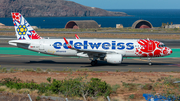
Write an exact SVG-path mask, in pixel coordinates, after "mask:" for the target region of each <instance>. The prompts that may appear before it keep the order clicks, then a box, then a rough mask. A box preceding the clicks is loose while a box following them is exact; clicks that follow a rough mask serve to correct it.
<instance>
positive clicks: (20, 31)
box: [11, 12, 42, 40]
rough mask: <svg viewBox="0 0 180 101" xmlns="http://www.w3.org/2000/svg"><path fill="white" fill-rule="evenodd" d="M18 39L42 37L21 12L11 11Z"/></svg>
mask: <svg viewBox="0 0 180 101" xmlns="http://www.w3.org/2000/svg"><path fill="white" fill-rule="evenodd" d="M11 15H12V19H13V23H14V27H15V31H16V36H17V39H18V40H31V39H42V37H40V36H39V35H38V34H37V33H36V32H35V30H34V29H33V28H32V27H31V26H30V25H29V23H28V22H27V21H26V19H25V18H24V17H23V16H22V15H21V14H20V13H15V12H14V13H11Z"/></svg>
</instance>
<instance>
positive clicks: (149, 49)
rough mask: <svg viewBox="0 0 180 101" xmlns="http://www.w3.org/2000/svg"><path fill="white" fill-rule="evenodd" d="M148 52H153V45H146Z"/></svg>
mask: <svg viewBox="0 0 180 101" xmlns="http://www.w3.org/2000/svg"><path fill="white" fill-rule="evenodd" d="M148 51H153V43H152V42H149V43H148Z"/></svg>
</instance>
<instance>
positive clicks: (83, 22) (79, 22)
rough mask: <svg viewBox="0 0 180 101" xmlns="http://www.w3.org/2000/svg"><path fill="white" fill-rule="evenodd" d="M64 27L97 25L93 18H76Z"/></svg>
mask: <svg viewBox="0 0 180 101" xmlns="http://www.w3.org/2000/svg"><path fill="white" fill-rule="evenodd" d="M65 28H66V29H68V28H72V29H80V28H99V25H98V23H97V22H96V21H94V20H76V21H69V22H68V23H67V24H66V26H65Z"/></svg>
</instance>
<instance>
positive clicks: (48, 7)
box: [0, 0, 127, 17]
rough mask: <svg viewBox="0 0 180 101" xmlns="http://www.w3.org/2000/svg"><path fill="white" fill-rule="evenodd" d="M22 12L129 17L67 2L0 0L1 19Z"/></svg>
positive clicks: (45, 14) (38, 15)
mask: <svg viewBox="0 0 180 101" xmlns="http://www.w3.org/2000/svg"><path fill="white" fill-rule="evenodd" d="M11 12H20V13H22V14H23V15H24V16H25V17H75V16H127V14H126V13H123V12H110V11H106V10H103V9H99V8H94V7H87V6H83V5H80V4H77V3H75V2H72V1H65V0H0V17H10V16H11Z"/></svg>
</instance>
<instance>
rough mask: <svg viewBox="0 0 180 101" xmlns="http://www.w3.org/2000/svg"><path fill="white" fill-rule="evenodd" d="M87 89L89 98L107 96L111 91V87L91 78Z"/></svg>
mask: <svg viewBox="0 0 180 101" xmlns="http://www.w3.org/2000/svg"><path fill="white" fill-rule="evenodd" d="M88 89H89V95H90V96H108V95H109V94H110V93H111V91H112V89H111V87H110V86H109V85H108V84H107V83H106V82H105V81H104V82H102V81H101V79H98V78H91V80H90V82H89V88H88Z"/></svg>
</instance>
